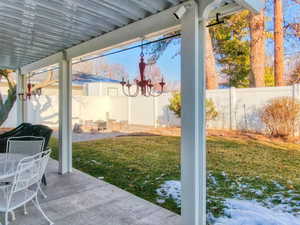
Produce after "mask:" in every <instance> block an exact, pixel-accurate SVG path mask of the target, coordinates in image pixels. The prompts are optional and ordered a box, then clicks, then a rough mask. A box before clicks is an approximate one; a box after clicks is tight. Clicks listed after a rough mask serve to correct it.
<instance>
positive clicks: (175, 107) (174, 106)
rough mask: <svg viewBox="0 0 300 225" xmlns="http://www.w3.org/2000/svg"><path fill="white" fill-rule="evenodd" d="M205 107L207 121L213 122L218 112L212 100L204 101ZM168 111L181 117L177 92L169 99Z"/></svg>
mask: <svg viewBox="0 0 300 225" xmlns="http://www.w3.org/2000/svg"><path fill="white" fill-rule="evenodd" d="M205 107H206V120H207V121H209V120H214V119H216V118H217V117H218V111H217V109H216V106H215V103H214V102H213V100H212V99H206V100H205ZM169 109H170V110H171V111H172V112H174V113H175V115H176V116H178V117H181V96H180V93H179V92H175V93H173V96H172V98H171V99H170V105H169Z"/></svg>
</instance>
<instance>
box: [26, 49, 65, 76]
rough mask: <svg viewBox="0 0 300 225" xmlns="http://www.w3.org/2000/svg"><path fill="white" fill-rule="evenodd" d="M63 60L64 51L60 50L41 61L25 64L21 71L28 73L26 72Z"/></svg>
mask: <svg viewBox="0 0 300 225" xmlns="http://www.w3.org/2000/svg"><path fill="white" fill-rule="evenodd" d="M62 60H63V53H62V52H59V53H56V54H54V55H51V56H48V57H46V58H43V59H41V60H39V61H36V62H33V63H31V64H28V65H26V66H23V67H22V68H21V72H22V74H26V73H29V72H31V71H33V70H36V69H39V68H43V67H45V66H50V65H52V64H55V63H58V62H60V61H62Z"/></svg>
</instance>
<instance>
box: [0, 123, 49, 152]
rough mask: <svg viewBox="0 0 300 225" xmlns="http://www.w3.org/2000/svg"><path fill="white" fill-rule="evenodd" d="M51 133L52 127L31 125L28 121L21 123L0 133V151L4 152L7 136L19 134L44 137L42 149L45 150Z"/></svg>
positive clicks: (17, 135) (18, 135)
mask: <svg viewBox="0 0 300 225" xmlns="http://www.w3.org/2000/svg"><path fill="white" fill-rule="evenodd" d="M51 135H52V129H51V128H50V127H47V126H44V125H33V124H30V123H22V124H21V125H19V126H18V127H16V128H15V129H13V130H11V131H8V132H6V133H3V134H1V135H0V152H2V153H3V152H6V144H7V139H8V138H10V137H20V136H36V137H44V138H45V144H44V150H46V149H47V147H48V143H49V141H50V138H51Z"/></svg>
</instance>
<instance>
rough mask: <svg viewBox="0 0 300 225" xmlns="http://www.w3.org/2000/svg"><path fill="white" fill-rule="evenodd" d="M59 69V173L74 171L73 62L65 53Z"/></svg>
mask: <svg viewBox="0 0 300 225" xmlns="http://www.w3.org/2000/svg"><path fill="white" fill-rule="evenodd" d="M59 66H60V70H59V173H60V174H65V173H68V172H72V62H71V60H67V57H66V55H65V54H64V57H63V59H62V60H61V62H60V65H59Z"/></svg>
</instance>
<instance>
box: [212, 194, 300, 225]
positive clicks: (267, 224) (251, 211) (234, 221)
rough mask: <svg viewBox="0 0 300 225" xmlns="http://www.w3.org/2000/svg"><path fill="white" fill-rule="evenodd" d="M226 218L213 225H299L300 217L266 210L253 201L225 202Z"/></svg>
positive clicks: (232, 200) (219, 219)
mask: <svg viewBox="0 0 300 225" xmlns="http://www.w3.org/2000/svg"><path fill="white" fill-rule="evenodd" d="M225 204H226V206H227V209H225V215H226V216H227V217H222V218H218V219H217V220H216V221H215V223H214V224H215V225H245V224H247V225H300V217H296V216H293V215H292V214H289V213H286V212H281V211H277V210H274V209H268V208H266V207H263V206H261V205H260V204H259V203H257V202H255V201H249V200H236V199H227V200H226V203H225Z"/></svg>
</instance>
